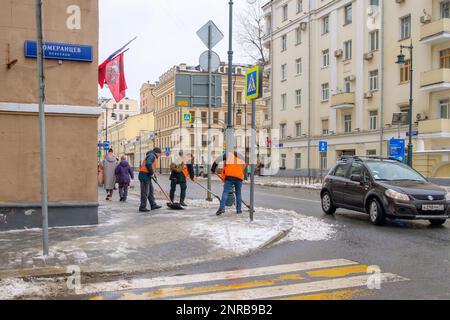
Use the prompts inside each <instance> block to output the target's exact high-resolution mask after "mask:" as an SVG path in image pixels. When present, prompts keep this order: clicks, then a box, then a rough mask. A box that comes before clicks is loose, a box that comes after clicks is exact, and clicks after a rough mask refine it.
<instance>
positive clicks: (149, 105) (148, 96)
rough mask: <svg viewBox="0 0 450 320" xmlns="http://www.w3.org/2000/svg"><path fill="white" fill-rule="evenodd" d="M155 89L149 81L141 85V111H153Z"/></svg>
mask: <svg viewBox="0 0 450 320" xmlns="http://www.w3.org/2000/svg"><path fill="white" fill-rule="evenodd" d="M154 90H155V85H154V84H151V83H150V82H147V83H144V84H143V85H142V86H141V92H140V95H141V101H140V105H141V112H142V113H150V112H154V111H155V96H154V93H153V91H154Z"/></svg>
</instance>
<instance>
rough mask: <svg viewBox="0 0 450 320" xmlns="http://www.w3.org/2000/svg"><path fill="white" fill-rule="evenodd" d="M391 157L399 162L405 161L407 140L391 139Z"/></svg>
mask: <svg viewBox="0 0 450 320" xmlns="http://www.w3.org/2000/svg"><path fill="white" fill-rule="evenodd" d="M389 157H390V158H393V159H396V160H398V161H402V162H403V161H405V140H403V139H391V141H389Z"/></svg>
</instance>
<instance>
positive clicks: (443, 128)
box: [419, 119, 450, 136]
mask: <svg viewBox="0 0 450 320" xmlns="http://www.w3.org/2000/svg"><path fill="white" fill-rule="evenodd" d="M419 132H420V134H421V135H423V134H430V133H444V134H446V135H448V136H450V119H434V120H426V121H420V122H419Z"/></svg>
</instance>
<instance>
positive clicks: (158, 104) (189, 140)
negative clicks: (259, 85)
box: [154, 63, 268, 170]
mask: <svg viewBox="0 0 450 320" xmlns="http://www.w3.org/2000/svg"><path fill="white" fill-rule="evenodd" d="M249 67H250V66H248V65H239V64H236V65H234V66H233V86H234V88H233V89H232V90H233V94H232V96H233V101H232V105H233V114H234V115H233V121H234V125H235V128H236V132H235V145H236V147H237V149H238V150H239V151H240V152H241V153H242V154H244V153H245V147H246V146H247V152H246V153H247V156H248V155H249V148H250V139H249V136H250V133H251V131H250V128H251V105H250V103H248V102H247V103H246V101H245V72H246V70H247V69H248V68H249ZM227 72H228V67H227V66H225V64H223V63H222V64H221V67H220V68H219V70H218V73H217V74H219V75H221V78H222V88H221V94H222V100H221V101H222V105H221V107H220V108H217V107H214V108H212V114H211V118H212V131H211V147H212V159H213V160H214V159H215V158H216V157H217V156H219V155H220V154H221V153H222V152H223V147H224V142H225V141H224V129H225V128H226V126H227V116H228V77H227ZM177 74H188V75H189V74H204V73H202V72H201V71H200V69H199V67H189V66H187V65H185V64H180V65H178V66H174V67H173V68H171V69H170V70H169V71H167V72H166V73H165V74H164V75H162V76H161V77H160V78H159V81H158V82H157V83H156V87H155V90H154V93H155V134H156V140H155V146H157V147H160V148H161V149H162V150H163V153H165V152H164V151H165V149H166V148H170V150H171V154H170V156H166V155H165V154H163V157H162V159H161V166H162V168H163V170H168V168H169V166H170V164H171V161H172V156H174V154H176V153H177V151H179V150H180V149H182V150H183V151H184V152H190V153H191V154H192V155H193V156H194V157H195V158H196V161H195V162H196V164H199V165H205V164H207V146H208V138H207V129H208V108H207V107H192V106H189V105H182V106H178V105H177V104H176V88H175V79H176V75H177ZM183 113H189V114H190V116H191V121H190V122H184V121H183V119H182V115H183ZM267 119H268V118H267V106H266V103H265V102H264V101H263V100H262V99H260V100H258V102H257V105H256V128H257V130H260V129H262V128H263V127H265V126H266V125H267ZM246 129H247V130H246ZM180 132H181V143H180ZM246 136H247V138H246ZM246 142H247V143H246ZM180 146H181V147H180ZM263 148H265V146H262V145H261V146H260V148H258V150H259V151H262V149H263Z"/></svg>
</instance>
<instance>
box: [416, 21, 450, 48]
mask: <svg viewBox="0 0 450 320" xmlns="http://www.w3.org/2000/svg"><path fill="white" fill-rule="evenodd" d="M449 40H450V19H440V20H438V21H435V22H431V23H428V24H424V25H423V26H422V27H421V38H420V41H421V42H422V43H424V44H439V43H442V42H445V41H449Z"/></svg>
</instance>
